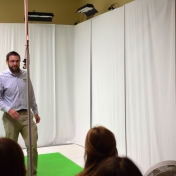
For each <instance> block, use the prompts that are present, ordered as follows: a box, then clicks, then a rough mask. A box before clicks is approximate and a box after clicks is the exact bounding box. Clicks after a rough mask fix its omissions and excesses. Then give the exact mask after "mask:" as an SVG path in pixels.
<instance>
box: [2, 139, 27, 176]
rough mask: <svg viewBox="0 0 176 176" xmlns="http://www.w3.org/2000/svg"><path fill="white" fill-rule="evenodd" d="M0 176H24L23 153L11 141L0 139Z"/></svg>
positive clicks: (16, 144)
mask: <svg viewBox="0 0 176 176" xmlns="http://www.w3.org/2000/svg"><path fill="white" fill-rule="evenodd" d="M0 175H2V176H12V175H13V176H25V175H26V169H25V164H24V154H23V151H22V149H21V147H20V146H19V145H18V143H16V142H15V141H13V140H12V139H8V138H0Z"/></svg>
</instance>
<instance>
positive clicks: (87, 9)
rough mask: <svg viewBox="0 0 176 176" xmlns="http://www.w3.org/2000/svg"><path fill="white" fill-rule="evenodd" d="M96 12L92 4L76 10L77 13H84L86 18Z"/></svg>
mask: <svg viewBox="0 0 176 176" xmlns="http://www.w3.org/2000/svg"><path fill="white" fill-rule="evenodd" d="M97 12H98V11H97V10H96V9H95V8H94V6H93V5H92V4H86V5H84V6H82V7H80V8H79V9H78V10H77V13H84V14H85V15H86V16H92V15H94V14H95V13H97Z"/></svg>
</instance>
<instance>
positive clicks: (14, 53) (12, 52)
mask: <svg viewBox="0 0 176 176" xmlns="http://www.w3.org/2000/svg"><path fill="white" fill-rule="evenodd" d="M12 55H13V56H18V57H19V58H20V55H19V54H18V53H17V52H16V51H11V52H9V53H8V54H7V55H6V61H8V60H9V57H10V56H12ZM20 59H21V58H20Z"/></svg>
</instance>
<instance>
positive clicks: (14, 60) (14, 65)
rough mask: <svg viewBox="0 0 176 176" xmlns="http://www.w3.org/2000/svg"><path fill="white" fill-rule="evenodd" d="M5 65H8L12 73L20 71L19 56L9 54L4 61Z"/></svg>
mask: <svg viewBox="0 0 176 176" xmlns="http://www.w3.org/2000/svg"><path fill="white" fill-rule="evenodd" d="M6 63H7V65H8V66H9V69H10V70H11V72H12V73H14V74H15V73H19V71H20V58H19V56H14V55H11V56H9V60H8V61H6Z"/></svg>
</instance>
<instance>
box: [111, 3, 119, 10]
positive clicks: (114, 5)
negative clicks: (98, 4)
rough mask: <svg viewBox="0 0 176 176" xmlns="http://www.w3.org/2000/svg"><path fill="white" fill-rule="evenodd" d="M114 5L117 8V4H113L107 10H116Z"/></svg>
mask: <svg viewBox="0 0 176 176" xmlns="http://www.w3.org/2000/svg"><path fill="white" fill-rule="evenodd" d="M116 4H117V5H118V6H117V7H119V4H118V3H114V4H112V5H111V6H110V7H109V8H108V10H114V9H115V8H116Z"/></svg>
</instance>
